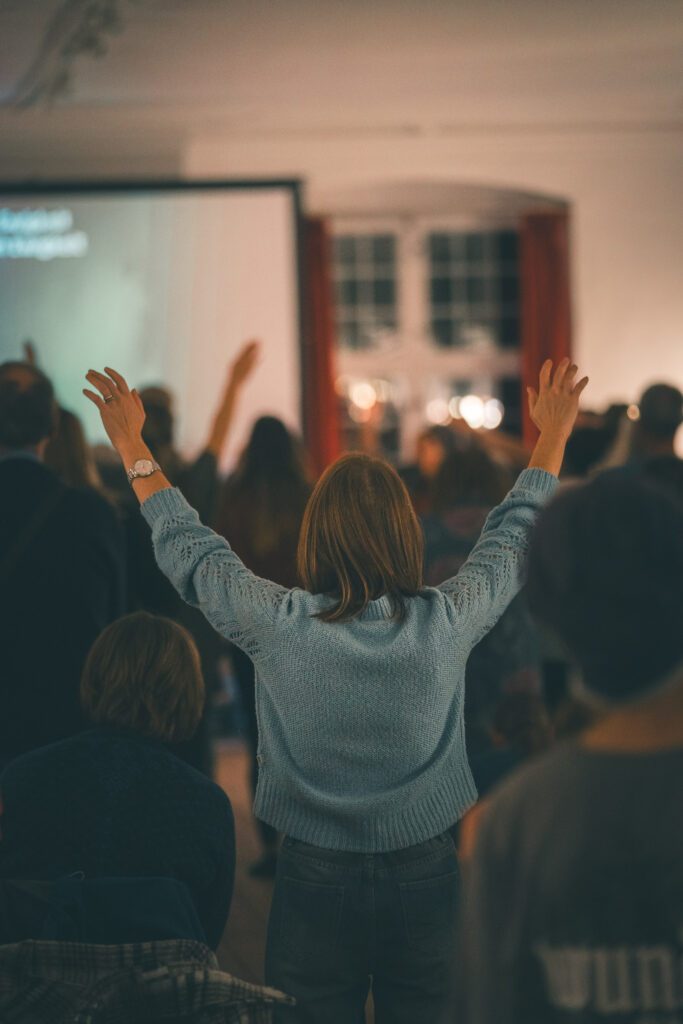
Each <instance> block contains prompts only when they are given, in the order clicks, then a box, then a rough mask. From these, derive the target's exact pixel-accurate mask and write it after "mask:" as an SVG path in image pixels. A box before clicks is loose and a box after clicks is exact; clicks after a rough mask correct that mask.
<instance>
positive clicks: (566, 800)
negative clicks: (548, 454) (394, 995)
mask: <svg viewBox="0 0 683 1024" xmlns="http://www.w3.org/2000/svg"><path fill="white" fill-rule="evenodd" d="M528 574H529V578H528V593H529V600H530V603H531V606H532V609H533V611H534V613H535V614H536V615H537V616H538V617H539V618H540V619H541V620H542V621H543V622H545V623H546V624H547V625H548V626H549V627H550V628H552V629H553V630H554V631H555V632H556V633H557V634H558V636H559V637H560V638H561V640H562V641H563V643H564V644H565V646H566V647H567V649H568V650H569V652H570V653H571V655H572V656H573V658H574V659H575V661H576V663H577V665H578V667H579V668H580V670H581V673H582V677H583V681H584V685H585V687H586V689H587V690H588V691H589V692H590V693H592V694H593V696H594V699H595V700H596V701H598V702H599V703H600V704H601V705H602V706H603V714H602V715H601V717H599V718H598V719H597V720H596V721H595V723H594V724H592V725H588V727H587V728H586V729H584V730H583V731H582V732H581V733H580V735H579V736H578V737H577V738H575V739H574V740H571V741H567V742H566V743H564V744H562V745H560V746H558V747H557V748H556V749H555V751H554V752H552V753H550V754H548V755H546V756H544V757H541V758H539V759H538V760H536V761H535V762H534V763H533V764H532V765H529V766H528V767H527V768H524V769H523V770H522V771H520V772H519V773H517V774H516V775H515V777H514V778H512V779H511V780H510V781H509V782H507V783H506V784H505V785H504V786H503V788H502V789H501V790H499V791H498V793H497V794H496V795H495V796H494V797H493V798H492V800H491V803H490V806H489V808H488V810H487V812H486V814H485V815H484V817H483V818H482V821H481V824H480V830H479V837H478V842H477V845H476V849H475V852H474V856H473V860H472V863H471V866H470V872H469V874H468V876H467V882H466V887H465V901H464V902H465V906H464V914H463V920H462V944H461V949H460V957H459V959H458V963H459V966H460V968H461V970H460V971H459V975H460V985H461V997H462V998H461V1005H460V1006H459V1008H458V1013H454V1015H453V1018H452V1019H453V1020H458V1021H460V1020H463V1021H467V1022H468V1024H529V1022H531V1021H533V1022H535V1021H539V1022H540V1021H543V1022H544V1024H554V1022H557V1024H560V1022H565V1021H568V1020H576V1021H581V1022H582V1024H597V1022H598V1021H599V1022H601V1024H609V1022H614V1024H617V1022H618V1024H622V1022H625V1021H633V1022H635V1021H641V1020H642V1021H645V1020H653V1021H654V1020H662V1021H664V1020H672V1021H673V1020H674V1019H676V1014H677V1012H678V1011H679V1010H680V1005H681V1002H680V991H681V990H680V961H681V929H682V928H683V815H682V814H681V784H682V780H683V630H682V629H681V624H682V623H683V504H681V503H680V502H679V501H677V500H676V499H675V498H674V497H673V496H672V495H670V494H668V493H667V492H666V491H664V490H662V489H661V488H659V487H657V486H656V485H653V484H652V483H650V482H648V481H642V480H640V479H638V478H637V477H636V476H635V475H625V474H616V473H610V474H605V476H603V477H600V478H598V479H596V480H595V481H593V482H592V483H590V484H588V485H585V486H583V487H577V488H572V489H570V490H567V491H566V492H565V493H564V494H562V495H561V496H560V497H559V498H557V499H556V501H554V502H553V503H552V504H551V505H550V506H549V507H548V509H547V510H546V511H545V512H544V513H543V515H542V516H541V518H540V521H539V524H538V526H537V529H536V531H535V533H534V535H533V537H532V540H531V552H530V557H529V570H528Z"/></svg>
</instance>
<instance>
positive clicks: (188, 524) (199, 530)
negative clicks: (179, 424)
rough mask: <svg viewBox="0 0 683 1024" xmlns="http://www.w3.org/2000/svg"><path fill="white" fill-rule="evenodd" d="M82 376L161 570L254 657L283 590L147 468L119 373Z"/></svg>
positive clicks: (130, 394)
mask: <svg viewBox="0 0 683 1024" xmlns="http://www.w3.org/2000/svg"><path fill="white" fill-rule="evenodd" d="M86 377H87V380H88V381H89V382H90V384H91V385H92V386H93V387H94V388H95V389H96V390H95V391H90V390H87V389H86V390H84V394H85V395H86V396H87V397H88V398H89V399H90V401H91V402H93V404H94V405H96V406H97V408H98V409H99V411H100V415H101V417H102V423H103V425H104V428H105V430H106V432H107V434H108V436H109V439H110V440H111V443H112V444H113V446H114V448H115V449H116V450H117V452H118V454H119V456H120V458H121V461H122V463H123V468H124V469H125V470H126V472H128V471H129V470H136V472H140V473H141V474H142V475H140V476H135V477H134V478H133V480H132V481H131V482H132V486H133V490H134V491H135V494H136V495H137V498H138V500H139V501H140V503H141V504H142V506H143V509H142V510H143V514H144V516H145V519H146V520H147V522H148V523H149V525H150V527H151V529H152V542H153V544H154V553H155V556H156V559H157V562H158V564H159V567H160V569H161V570H162V572H163V573H164V574H165V575H166V576H168V578H169V579H170V580H171V582H172V583H173V585H174V586H175V587H176V589H177V590H178V592H179V594H180V596H181V597H182V598H183V600H184V601H186V602H187V603H188V604H192V605H195V606H196V607H198V608H200V609H201V611H202V612H203V613H204V615H205V616H206V617H207V619H208V620H209V622H211V624H212V626H213V627H214V628H215V629H216V630H217V631H218V632H219V633H221V634H222V635H223V636H225V637H227V638H228V639H229V640H231V641H232V642H233V643H235V644H236V645H237V646H238V647H241V648H242V649H243V650H245V651H246V652H247V653H248V654H250V655H251V656H252V657H254V656H256V654H257V651H258V646H259V644H258V638H259V636H261V635H263V634H264V632H265V631H267V630H268V628H269V626H270V625H271V624H272V622H273V620H274V616H275V613H276V610H277V607H278V606H279V604H280V602H281V600H282V598H283V597H284V596H285V594H286V593H287V591H286V590H285V589H284V588H283V587H279V586H277V585H276V584H274V583H270V582H268V581H267V580H262V579H260V578H259V577H258V576H255V575H254V573H252V572H250V571H249V569H247V568H246V566H245V565H244V564H243V563H242V562H241V561H240V559H239V558H238V557H237V555H236V554H235V552H234V551H233V550H232V549H231V548H230V546H229V545H228V543H227V542H226V541H225V540H224V539H223V538H222V537H219V536H218V535H217V534H216V533H214V532H213V530H210V529H209V528H208V527H207V526H203V525H202V523H200V521H199V517H198V516H197V513H196V512H195V511H194V509H192V508H190V506H189V505H188V504H187V502H186V501H185V499H184V498H183V496H182V495H181V494H180V492H179V491H177V490H176V489H175V488H173V487H172V486H171V484H170V483H169V481H168V480H167V479H166V477H165V476H164V475H163V473H162V472H161V470H160V469H159V468H158V467H157V468H154V467H155V466H156V463H155V462H154V457H153V455H152V453H151V452H150V450H149V448H148V447H147V445H146V444H145V443H144V441H143V440H142V425H143V423H144V420H145V413H144V409H143V407H142V402H141V400H140V397H139V395H138V394H137V392H136V391H135V389H133V390H131V389H130V388H129V387H128V384H127V382H126V380H125V379H124V378H123V377H122V376H121V374H120V373H117V372H116V370H113V369H112V368H111V367H106V372H105V373H98V372H97V371H95V370H90V371H89V372H88V374H87V375H86Z"/></svg>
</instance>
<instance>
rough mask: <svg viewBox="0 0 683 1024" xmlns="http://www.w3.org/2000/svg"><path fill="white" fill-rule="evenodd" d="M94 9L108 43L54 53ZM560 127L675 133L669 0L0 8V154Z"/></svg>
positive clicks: (356, 0) (263, 1)
mask: <svg viewBox="0 0 683 1024" xmlns="http://www.w3.org/2000/svg"><path fill="white" fill-rule="evenodd" d="M107 6H109V7H111V6H113V7H115V8H117V9H118V12H119V17H120V21H121V25H120V30H119V31H117V32H116V33H111V34H109V33H107V32H106V31H105V32H102V33H100V35H99V38H100V41H101V42H102V43H103V45H104V47H105V49H106V52H104V53H103V55H101V56H93V55H92V54H91V53H89V52H85V53H80V54H77V55H75V56H74V57H73V59H71V58H69V59H68V60H67V61H66V62H64V61H62V60H61V59H60V56H59V54H60V49H61V48H62V47H63V46H64V43H65V41H68V40H72V39H73V34H74V31H75V29H76V28H77V27H78V25H79V24H80V23H81V22H82V19H83V17H84V14H85V12H86V11H87V9H91V10H93V9H95V10H97V9H104V8H106V7H107ZM46 33H47V34H48V36H47V39H46ZM67 66H68V67H67ZM65 70H68V72H69V83H68V85H69V90H68V92H63V93H60V94H59V95H58V96H57V98H56V99H55V100H54V102H53V103H52V104H51V105H47V104H46V103H45V101H44V99H41V98H40V87H41V84H42V85H45V82H46V81H48V80H49V81H54V80H55V79H59V75H60V73H62V72H64V71H65ZM27 76H28V77H27ZM31 90H33V99H34V102H33V103H31V104H29V107H28V109H26V108H25V107H23V108H18V107H17V105H16V104H17V101H18V100H20V99H23V100H24V101H26V99H27V97H28V98H29V99H30V98H31V95H32V93H31ZM36 95H37V96H38V99H37V101H35V100H36ZM558 127H559V128H563V127H564V128H565V129H567V130H576V129H577V128H579V129H581V128H597V129H600V130H618V131H628V130H642V129H643V128H644V129H646V130H652V131H667V132H671V131H674V132H677V131H681V130H682V129H683V4H682V3H681V0H554V2H551V0H412V2H405V0H337V2H329V0H280V2H278V0H118V2H116V0H100V2H98V0H66V2H65V0H21V2H18V0H10V2H7V0H6V2H4V3H0V132H1V133H2V138H3V139H4V150H5V152H6V153H14V154H16V153H17V152H21V150H22V147H25V148H27V150H28V149H31V147H34V148H35V147H36V146H39V145H41V144H42V143H43V141H44V140H45V139H50V138H52V140H53V142H54V141H55V140H62V142H63V144H64V145H70V144H73V143H78V142H83V140H84V139H90V140H97V139H104V138H106V137H107V135H108V134H110V133H112V132H113V133H118V134H120V133H122V132H130V133H132V136H133V137H134V138H136V139H137V141H138V144H141V143H142V144H144V142H145V141H150V140H154V139H157V140H159V139H162V138H163V139H164V140H167V141H168V142H169V143H173V144H176V143H179V142H181V141H183V140H187V139H188V138H192V137H196V136H202V135H207V134H209V135H210V134H214V133H216V132H223V133H226V134H228V135H230V136H235V137H239V136H245V137H250V136H257V137H259V136H263V137H273V136H279V135H288V136H296V135H300V136H301V137H316V138H321V139H324V138H325V137H326V136H328V135H330V134H334V135H339V134H340V133H341V134H343V133H353V134H358V135H360V136H362V135H363V134H364V133H375V134H376V133H378V132H379V133H381V132H387V133H397V132H400V133H404V134H409V133H415V134H419V133H435V134H449V133H453V132H467V131H473V130H476V131H489V132H501V131H506V130H509V129H510V128H514V129H515V130H517V129H519V128H522V129H525V128H528V129H530V130H535V131H543V130H545V129H548V130H549V129H550V128H553V129H557V128H558ZM1 163H2V154H1V152H0V165H1Z"/></svg>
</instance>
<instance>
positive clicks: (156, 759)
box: [0, 612, 235, 949]
mask: <svg viewBox="0 0 683 1024" xmlns="http://www.w3.org/2000/svg"><path fill="white" fill-rule="evenodd" d="M81 700H82V703H83V709H84V712H85V717H86V720H87V721H88V722H89V724H90V728H89V729H87V730H86V731H84V732H82V733H80V735H78V736H73V737H71V738H70V739H67V740H62V741H61V742H59V743H53V744H51V745H50V746H47V747H42V748H41V749H39V750H34V751H33V752H32V753H30V754H26V755H25V756H24V757H21V758H19V759H18V760H16V761H13V762H12V763H11V764H10V765H8V766H7V768H6V769H5V771H4V772H3V774H2V776H0V793H1V794H2V805H3V809H2V817H1V818H0V825H1V827H2V837H1V839H0V877H2V878H14V879H16V878H27V879H58V878H60V877H61V876H64V875H70V874H73V873H74V872H83V874H84V875H85V877H86V878H88V879H94V878H114V877H117V878H118V877H129V878H140V877H144V876H153V877H155V878H158V877H169V878H175V879H177V880H178V881H180V882H183V883H185V884H186V885H187V887H188V889H189V891H190V894H191V896H192V899H193V902H194V904H195V907H196V910H197V913H198V915H199V919H200V921H201V924H202V926H203V928H204V932H205V934H206V938H207V941H208V944H209V945H210V946H211V947H212V948H213V949H215V948H216V946H217V945H218V943H219V941H220V938H221V935H222V934H223V929H224V927H225V922H226V920H227V917H228V910H229V907H230V899H231V896H232V886H233V877H234V870H235V836H234V825H233V817H232V810H231V807H230V801H229V800H228V798H227V796H226V795H225V793H224V792H223V790H222V789H220V787H219V786H216V785H214V783H213V782H210V781H209V780H208V779H206V778H205V777H204V776H203V775H202V774H201V773H199V772H197V771H195V770H194V768H191V767H190V766H189V765H187V764H185V763H184V762H182V761H180V760H179V759H178V758H177V757H175V756H174V755H173V754H172V753H170V752H169V751H168V750H167V749H166V748H165V747H166V745H167V744H169V743H173V742H177V741H179V740H182V739H188V738H189V737H190V736H191V735H192V733H193V732H194V730H195V729H196V727H197V723H198V722H199V719H200V717H201V713H202V707H203V705H204V681H203V679H202V674H201V666H200V663H199V654H198V652H197V648H196V646H195V644H194V642H193V640H192V638H191V637H190V635H189V633H187V631H186V630H185V629H183V628H182V627H181V626H178V625H177V624H176V623H174V622H171V621H170V620H169V619H164V618H161V617H158V616H152V615H148V614H147V613H146V612H135V613H134V614H132V615H127V616H125V617H124V618H122V619H119V620H118V621H117V622H114V623H112V624H111V625H110V626H109V627H108V628H107V629H106V630H105V631H104V632H103V633H102V635H101V636H100V637H99V638H98V640H97V641H96V642H95V644H94V646H93V648H92V650H91V652H90V654H89V656H88V660H87V662H86V665H85V669H84V672H83V678H82V681H81ZM36 937H37V936H36ZM151 937H152V938H154V936H151Z"/></svg>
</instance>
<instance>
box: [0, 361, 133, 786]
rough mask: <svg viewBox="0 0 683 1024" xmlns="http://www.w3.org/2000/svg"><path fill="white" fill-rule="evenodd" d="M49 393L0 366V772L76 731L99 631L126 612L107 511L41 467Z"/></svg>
mask: <svg viewBox="0 0 683 1024" xmlns="http://www.w3.org/2000/svg"><path fill="white" fill-rule="evenodd" d="M56 422H57V406H56V402H55V398H54V392H53V388H52V384H51V383H50V381H49V379H48V378H47V377H46V376H45V374H44V373H42V372H41V371H40V370H39V369H37V367H35V366H31V365H29V364H28V363H21V362H6V363H3V364H2V365H0V495H2V512H1V513H0V591H1V592H2V594H3V603H2V616H0V770H1V769H2V767H3V766H4V765H5V764H7V763H8V762H9V761H10V760H12V759H13V758H15V757H18V756H19V755H20V754H23V753H24V752H26V751H28V750H32V749H34V748H35V747H40V746H43V745H44V744H46V743H50V742H52V741H53V740H57V739H61V738H63V737H65V736H70V735H73V734H74V733H76V732H78V731H79V730H80V729H81V728H82V727H83V720H82V716H81V709H80V703H79V699H78V684H79V679H80V675H81V671H82V668H83V664H84V662H85V658H86V655H87V653H88V650H89V648H90V646H91V645H92V643H93V641H94V640H95V638H96V637H97V636H98V635H99V633H100V632H101V631H102V629H103V628H104V627H105V626H106V625H107V623H109V622H111V621H112V620H113V619H115V618H116V617H117V616H118V615H121V614H122V612H123V611H124V610H125V607H124V582H123V565H124V548H123V534H122V530H121V526H120V523H119V521H118V518H117V516H116V513H115V511H114V509H113V508H112V507H111V505H110V504H109V503H108V502H107V501H106V500H105V499H104V498H103V497H102V496H101V495H99V494H97V493H96V492H95V491H94V490H93V489H92V488H76V487H67V486H65V484H64V483H63V482H62V481H60V479H59V478H58V476H57V475H56V474H55V473H54V472H52V471H51V470H50V469H48V468H47V466H46V465H45V463H44V458H45V451H46V448H47V446H48V442H49V440H50V438H51V437H52V436H53V433H54V430H55V426H56Z"/></svg>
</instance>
